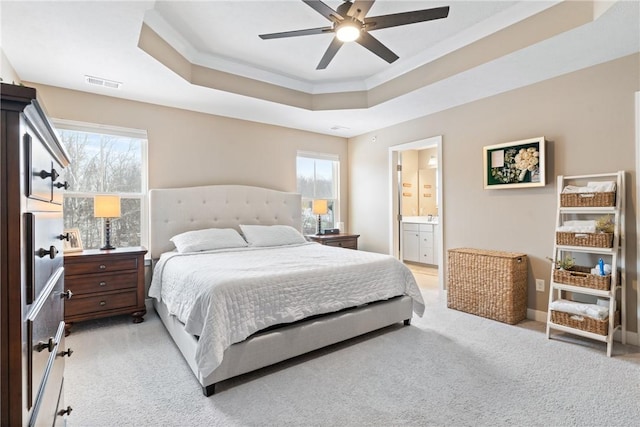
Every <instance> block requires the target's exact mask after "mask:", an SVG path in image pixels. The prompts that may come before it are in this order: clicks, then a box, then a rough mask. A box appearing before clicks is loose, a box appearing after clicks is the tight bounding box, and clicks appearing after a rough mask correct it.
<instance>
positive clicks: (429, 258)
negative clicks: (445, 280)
mask: <svg viewBox="0 0 640 427" xmlns="http://www.w3.org/2000/svg"><path fill="white" fill-rule="evenodd" d="M437 226H438V225H437V224H433V223H418V222H403V223H402V260H403V261H411V262H419V263H422V264H433V265H437V264H438V258H439V257H438V255H437V253H438V252H437V244H436V227H437Z"/></svg>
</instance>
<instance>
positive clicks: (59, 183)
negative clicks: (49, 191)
mask: <svg viewBox="0 0 640 427" xmlns="http://www.w3.org/2000/svg"><path fill="white" fill-rule="evenodd" d="M54 181H55V180H54ZM53 186H54V187H56V188H64V189H65V190H68V189H69V183H68V182H67V181H65V182H64V184H63V183H61V182H56V183H55V184H53Z"/></svg>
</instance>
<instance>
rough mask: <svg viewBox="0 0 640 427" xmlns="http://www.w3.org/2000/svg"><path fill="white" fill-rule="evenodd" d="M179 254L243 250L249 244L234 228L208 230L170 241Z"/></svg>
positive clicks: (179, 236) (193, 232)
mask: <svg viewBox="0 0 640 427" xmlns="http://www.w3.org/2000/svg"><path fill="white" fill-rule="evenodd" d="M170 240H171V241H172V242H173V244H174V245H176V249H177V250H178V252H181V253H182V252H198V251H209V250H213V249H225V248H241V247H245V246H248V244H247V242H246V241H245V240H244V239H243V238H242V236H241V235H240V233H238V232H237V231H236V230H234V229H233V228H207V229H204V230H194V231H187V232H185V233H182V234H178V235H176V236H173V237H172V238H171V239H170Z"/></svg>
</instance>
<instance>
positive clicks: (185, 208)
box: [149, 185, 302, 259]
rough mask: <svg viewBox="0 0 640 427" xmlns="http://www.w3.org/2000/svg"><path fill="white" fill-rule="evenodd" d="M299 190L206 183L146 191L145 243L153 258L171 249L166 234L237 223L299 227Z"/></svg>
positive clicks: (229, 225) (169, 236) (227, 226)
mask: <svg viewBox="0 0 640 427" xmlns="http://www.w3.org/2000/svg"><path fill="white" fill-rule="evenodd" d="M300 209H301V198H300V194H296V193H285V192H282V191H276V190H270V189H267V188H260V187H250V186H246V185H207V186H202V187H187V188H168V189H157V190H151V191H149V220H150V230H149V243H150V246H151V247H150V252H151V257H152V258H153V259H156V258H159V257H160V255H161V254H162V253H163V252H167V251H170V250H173V249H174V245H173V243H171V242H170V241H169V239H170V238H172V237H173V236H175V235H176V234H179V233H183V232H185V231H191V230H199V229H203V228H235V229H236V230H238V231H239V230H240V229H239V227H238V226H239V225H240V224H258V225H273V224H283V225H290V226H292V227H294V228H295V229H296V230H301V228H302V218H301V211H300Z"/></svg>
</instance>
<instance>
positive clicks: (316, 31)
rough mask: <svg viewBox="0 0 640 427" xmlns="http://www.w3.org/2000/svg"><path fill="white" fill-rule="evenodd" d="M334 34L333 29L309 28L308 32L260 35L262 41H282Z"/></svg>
mask: <svg viewBox="0 0 640 427" xmlns="http://www.w3.org/2000/svg"><path fill="white" fill-rule="evenodd" d="M331 32H333V27H321V28H309V29H307V30H295V31H284V32H282V33H271V34H260V35H259V36H258V37H260V38H261V39H262V40H268V39H281V38H284V37H298V36H311V35H314V34H324V33H331Z"/></svg>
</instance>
